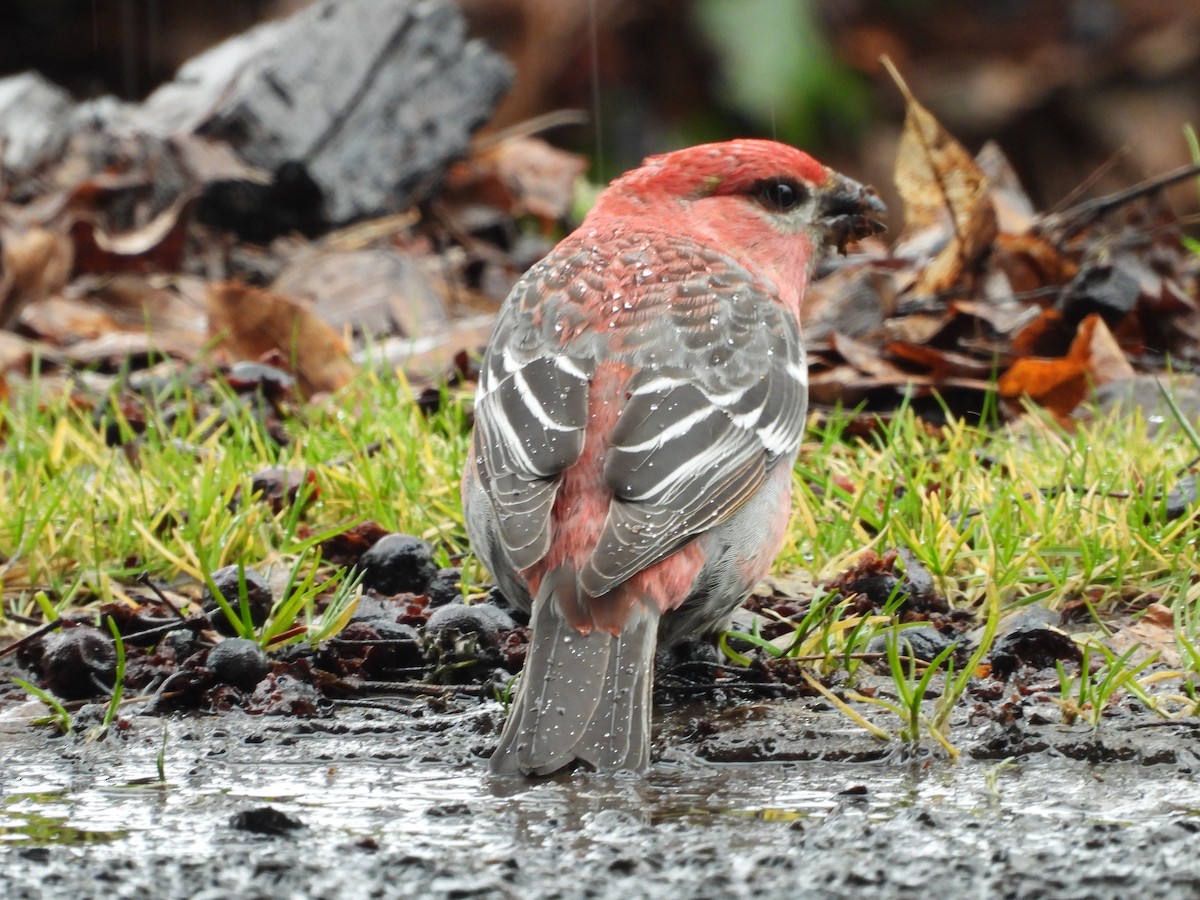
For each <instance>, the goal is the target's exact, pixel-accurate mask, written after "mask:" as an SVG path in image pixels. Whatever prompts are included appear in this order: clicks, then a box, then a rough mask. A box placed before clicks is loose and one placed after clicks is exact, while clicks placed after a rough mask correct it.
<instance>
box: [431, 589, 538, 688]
mask: <svg viewBox="0 0 1200 900" xmlns="http://www.w3.org/2000/svg"><path fill="white" fill-rule="evenodd" d="M516 627H517V626H516V623H515V622H514V621H513V620H512V618H511V617H510V616H509V615H508V614H507V613H505V612H504V611H503V610H501V609H498V608H497V607H495V606H491V605H489V604H487V603H473V604H471V605H470V606H467V605H466V604H463V603H448V604H447V605H445V606H439V607H438V608H437V609H435V610H434V611H433V613H432V615H430V617H429V621H428V622H427V623H426V625H425V635H424V644H425V655H426V658H427V659H429V660H430V662H432V663H433V666H434V671H433V673H432V677H433V678H434V679H435V680H440V681H453V682H457V681H460V680H462V679H463V678H468V677H471V675H472V673H473V672H474V671H477V670H479V669H491V668H495V667H496V666H498V665H502V664H503V662H504V656H505V654H503V653H501V647H500V644H501V640H502V636H503V635H505V634H509V633H511V632H512V630H513V629H515V628H516Z"/></svg>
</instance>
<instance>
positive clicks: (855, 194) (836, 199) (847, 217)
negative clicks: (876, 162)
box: [820, 173, 887, 253]
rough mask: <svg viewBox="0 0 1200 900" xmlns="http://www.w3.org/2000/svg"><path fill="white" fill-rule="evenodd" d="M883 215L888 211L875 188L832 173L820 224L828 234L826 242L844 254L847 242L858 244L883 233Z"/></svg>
mask: <svg viewBox="0 0 1200 900" xmlns="http://www.w3.org/2000/svg"><path fill="white" fill-rule="evenodd" d="M885 215H887V207H886V206H884V205H883V201H882V200H880V199H879V197H878V196H877V195H876V193H875V189H874V188H871V187H865V186H863V185H861V184H859V183H858V182H857V181H852V180H851V179H849V178H847V177H845V176H844V175H838V174H836V173H834V174H833V175H832V176H831V177H830V180H829V183H828V185H827V187H826V188H825V190H824V191H823V192H822V197H821V204H820V217H821V218H820V221H821V223H822V224H823V225H824V226H825V228H826V230H827V231H828V234H829V242H830V243H831V244H833V245H834V246H836V247H837V248H838V250H840V251H842V252H843V253H844V252H845V251H846V244H847V243H848V242H850V241H861V240H862V239H863V238H867V237H870V236H871V235H874V234H879V233H880V232H882V231H884V230H886V226H884V224H883V223H882V222H881V221H879V217H880V216H885Z"/></svg>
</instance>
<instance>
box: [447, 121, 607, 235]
mask: <svg viewBox="0 0 1200 900" xmlns="http://www.w3.org/2000/svg"><path fill="white" fill-rule="evenodd" d="M485 141H486V139H485ZM586 170H587V160H585V159H584V158H583V157H582V156H580V155H579V154H577V153H568V152H567V151H565V150H559V149H558V148H557V147H553V146H551V145H550V144H548V143H546V142H545V141H543V140H542V139H541V138H536V137H529V136H526V135H520V134H518V135H516V136H513V137H507V138H504V139H502V140H498V141H496V142H495V143H492V144H490V145H489V146H486V147H485V148H484V149H479V150H476V152H475V153H474V154H472V156H471V158H470V159H467V160H464V161H462V162H460V163H457V164H456V165H455V166H453V167H451V169H450V172H449V174H448V176H447V183H446V187H447V193H448V195H449V197H450V199H451V201H453V199H454V198H455V197H459V198H462V199H463V200H468V202H474V203H478V202H480V201H481V200H482V201H483V202H485V203H488V204H490V205H492V206H495V207H497V208H499V209H503V210H506V211H507V212H508V213H509V214H510V215H513V216H525V215H531V216H535V217H536V218H539V219H541V220H542V221H543V222H544V223H546V224H554V223H556V222H558V221H560V220H562V219H563V218H565V217H566V216H567V215H568V214H569V213H570V212H571V207H572V205H573V204H574V202H575V182H576V181H577V180H578V179H579V176H581V175H582V174H583V173H584V172H585V171H586Z"/></svg>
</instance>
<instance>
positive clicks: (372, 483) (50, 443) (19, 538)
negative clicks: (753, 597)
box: [0, 375, 1200, 753]
mask: <svg viewBox="0 0 1200 900" xmlns="http://www.w3.org/2000/svg"><path fill="white" fill-rule="evenodd" d="M206 389H207V390H208V391H209V393H207V394H205V395H204V396H203V397H198V396H195V395H193V393H192V392H191V391H190V390H189V389H186V388H180V387H172V388H169V389H166V390H165V391H164V392H163V393H161V394H160V395H158V396H156V397H152V398H151V399H150V401H149V402H147V403H144V404H142V405H141V406H140V407H139V409H138V417H139V420H138V423H137V425H136V427H135V425H134V424H133V423H131V422H130V421H129V418H130V417H129V415H127V413H126V412H125V410H127V409H128V406H127V405H123V403H125V402H126V401H127V399H128V398H122V397H117V396H113V397H107V398H106V397H93V398H90V400H89V401H88V402H80V396H79V393H78V391H75V392H68V391H60V392H57V393H55V392H53V391H50V390H48V389H46V388H45V386H39V385H38V384H36V383H35V384H33V385H31V386H30V387H29V389H28V390H24V391H18V392H15V393H14V395H13V396H12V397H11V398H10V399H9V400H7V401H5V403H4V404H3V406H0V418H2V425H0V427H2V429H3V430H2V432H0V506H2V508H4V509H5V510H6V511H7V515H6V516H5V517H4V519H3V521H2V522H0V595H2V597H3V607H2V612H0V628H5V627H6V623H5V621H4V618H3V617H10V618H12V617H15V618H23V619H25V620H29V619H34V618H39V617H40V618H41V619H42V620H43V621H50V620H52V619H53V617H55V616H58V615H61V614H62V613H64V612H66V611H70V610H72V609H76V608H78V607H81V606H88V605H91V604H95V603H97V602H108V601H113V600H117V601H120V600H122V599H125V598H127V596H128V593H127V592H128V591H129V590H130V586H131V585H133V584H135V582H136V578H137V577H138V576H139V575H141V574H142V573H149V574H151V575H153V576H155V577H156V578H159V579H162V580H164V581H167V582H175V581H180V582H186V583H190V584H192V585H201V584H204V583H206V582H209V581H210V580H211V573H212V572H213V571H215V570H216V569H217V568H219V567H221V566H225V565H229V564H244V565H247V566H253V567H255V568H257V569H259V570H260V571H263V572H267V573H270V572H271V571H277V572H279V573H280V575H281V578H284V579H286V580H287V581H288V584H289V587H288V588H287V589H286V590H285V591H284V592H283V596H284V597H285V598H286V602H287V603H288V604H289V606H288V608H287V609H277V610H276V615H275V616H274V617H273V619H272V620H271V622H270V623H269V625H268V627H267V629H266V630H263V631H261V632H256V633H252V634H251V635H250V636H253V637H255V638H256V639H259V640H260V642H261V643H262V644H264V645H265V646H276V645H278V644H280V643H283V642H286V641H287V640H291V639H299V637H300V636H302V635H308V636H309V637H311V636H312V635H314V634H317V635H320V636H325V637H327V636H329V635H331V634H332V633H334V632H335V631H336V630H337V629H338V628H339V627H341V625H343V624H344V623H345V621H346V620H347V619H348V615H346V611H347V610H348V609H352V604H353V599H354V598H353V593H354V584H353V582H352V581H350V580H344V579H343V578H342V575H341V573H339V572H337V571H336V570H334V569H332V568H331V567H328V566H322V565H321V562H320V559H319V554H318V552H317V547H318V545H319V544H320V543H321V542H322V541H324V540H325V539H327V538H328V537H330V536H331V535H334V534H337V533H338V532H340V531H343V530H345V529H347V528H349V527H351V526H353V525H355V524H356V523H360V522H363V521H368V520H369V521H374V522H377V523H379V524H380V525H382V526H383V527H384V528H386V529H388V530H393V531H403V532H407V533H410V534H415V535H418V536H420V537H422V538H424V539H426V540H429V541H431V542H432V543H433V545H434V546H435V548H436V553H437V560H438V562H439V563H440V564H442V565H446V564H449V563H450V562H452V561H461V562H462V563H463V565H464V581H465V582H466V584H467V585H468V587H470V586H471V585H477V584H481V583H483V582H484V581H485V580H486V577H487V576H486V573H485V572H483V571H482V570H481V569H480V567H479V566H478V565H477V564H475V563H474V562H473V560H472V559H471V557H470V556H469V555H467V556H465V557H464V556H463V555H464V554H465V553H466V551H467V545H466V538H465V532H464V529H463V524H462V518H461V511H460V507H459V497H458V477H459V472H460V469H461V462H462V460H463V458H464V457H465V454H466V452H467V445H468V422H469V402H470V397H469V393H468V392H466V391H461V390H458V391H451V390H445V391H443V392H442V394H441V396H440V398H439V402H437V403H436V404H434V405H435V406H436V410H435V411H433V412H429V411H428V407H429V405H430V404H428V403H426V404H424V406H425V409H424V410H423V409H422V408H420V407H419V406H418V404H416V403H415V402H414V401H413V398H412V396H411V394H410V392H409V391H408V390H407V388H406V386H405V385H404V384H402V383H400V382H397V381H396V380H394V379H390V378H380V377H375V376H371V375H364V376H363V377H362V378H361V379H360V380H359V381H358V382H357V383H356V384H354V385H353V386H352V387H351V388H349V389H348V390H346V391H344V392H343V393H342V394H340V395H339V396H338V397H336V398H334V399H332V400H330V401H328V402H324V403H317V404H310V405H307V406H295V407H293V408H291V410H290V414H289V415H285V416H284V417H283V419H282V420H281V421H282V425H283V427H284V428H285V429H286V432H287V435H288V440H287V442H286V443H284V444H282V445H281V444H280V443H279V442H278V441H277V440H276V439H275V438H274V437H272V433H271V431H270V429H269V428H268V427H267V425H266V424H264V420H263V419H262V418H261V416H260V415H259V414H258V413H256V407H255V404H254V403H251V402H247V400H246V398H245V397H244V396H241V397H239V396H237V395H236V394H235V393H234V392H233V391H231V390H229V389H228V388H224V387H221V386H219V385H217V386H216V387H215V388H214V387H213V386H211V385H210V386H208V387H207V388H206ZM214 392H215V393H214ZM864 425H867V426H868V427H864ZM276 433H277V432H276ZM851 435H865V436H857V437H855V436H851ZM1196 453H1197V448H1196V446H1195V445H1194V444H1193V441H1192V440H1191V439H1190V438H1189V435H1188V432H1187V430H1186V429H1184V430H1180V429H1176V428H1160V429H1158V430H1157V431H1156V432H1153V431H1152V430H1151V429H1148V428H1147V427H1146V423H1144V422H1142V421H1141V420H1139V419H1138V418H1137V417H1136V416H1134V417H1124V418H1111V419H1107V420H1098V421H1092V422H1086V423H1082V422H1081V423H1079V424H1078V426H1077V427H1075V428H1074V430H1068V429H1064V428H1062V427H1060V426H1059V425H1058V424H1055V423H1053V422H1051V421H1048V420H1046V419H1045V418H1043V417H1042V416H1040V415H1039V414H1038V413H1036V412H1035V411H1031V412H1030V413H1029V414H1028V415H1026V416H1025V417H1024V418H1023V419H1021V420H1020V421H1019V422H1017V423H1016V424H1015V425H1012V426H1008V427H1001V428H984V427H977V426H972V425H969V424H966V423H964V422H961V421H957V422H954V423H952V424H950V425H946V426H944V427H940V428H934V427H931V426H929V425H927V424H926V423H924V422H922V421H921V420H920V419H918V418H917V417H916V416H915V415H913V414H912V413H911V411H909V410H907V409H901V410H900V411H899V412H897V413H895V414H894V415H891V416H888V417H885V418H881V419H878V420H874V421H872V420H870V419H867V418H865V417H863V416H861V415H851V414H834V415H814V417H813V420H812V428H811V429H810V432H809V437H808V440H807V441H806V443H805V445H804V448H803V450H802V452H801V454H800V458H799V460H798V462H797V466H796V471H795V494H796V500H797V503H796V512H795V515H794V517H793V527H792V530H791V533H790V535H789V538H788V541H787V544H786V546H785V548H784V550H783V552H782V553H781V554H780V557H779V560H778V562H777V565H776V568H777V570H778V571H781V572H787V571H796V570H806V571H809V572H811V573H812V574H813V576H814V578H815V580H816V581H817V582H818V583H819V582H821V581H822V580H826V579H830V578H833V577H835V576H837V575H839V574H841V573H843V572H845V571H846V570H847V568H848V567H850V566H851V565H853V564H854V563H855V561H856V560H857V559H858V558H859V557H860V556H861V555H862V554H863V553H864V551H867V550H872V551H875V552H878V553H881V554H882V553H886V552H888V551H891V550H901V551H906V552H907V553H908V554H910V558H911V559H912V560H914V561H915V562H914V563H912V564H913V565H919V566H920V567H921V568H922V569H924V570H926V571H927V572H928V573H929V575H930V576H931V577H932V579H933V582H934V586H935V588H936V591H937V592H938V593H939V594H940V595H941V596H943V597H945V598H946V600H947V601H948V602H949V604H950V606H951V608H952V609H957V610H966V611H969V612H971V613H973V614H974V616H975V621H976V622H977V624H978V626H979V630H978V631H977V632H976V634H975V637H974V640H973V642H972V644H971V646H970V647H968V648H967V651H966V656H967V657H968V658H966V659H962V658H961V657H959V658H958V663H957V668H955V663H954V660H955V658H956V655H955V654H949V653H946V654H943V655H942V656H941V657H940V658H938V659H936V660H934V662H933V663H932V664H928V665H927V664H924V663H920V664H918V663H916V662H914V661H913V660H911V659H910V658H909V657H908V656H907V655H906V654H904V653H903V652H901V650H900V648H901V647H902V645H903V626H899V625H898V624H897V609H896V605H895V604H892V605H890V607H889V606H885V607H884V608H883V609H880V610H876V611H874V612H873V613H871V614H861V613H854V612H852V611H851V609H850V606H849V604H848V602H847V599H846V598H845V597H842V596H840V595H835V594H823V593H821V592H820V591H819V590H818V591H817V592H816V593H815V594H814V596H813V597H812V598H811V600H810V603H809V606H808V613H807V615H806V616H804V617H803V620H802V621H800V622H798V623H796V626H795V628H794V630H793V631H792V632H791V633H789V634H785V635H783V636H782V637H780V638H776V639H773V640H771V641H767V640H764V639H761V638H751V639H749V643H751V644H757V646H758V648H759V650H761V651H762V652H764V653H768V654H770V655H772V656H792V657H795V658H797V659H799V660H801V661H802V662H803V664H804V665H805V667H806V668H808V669H810V670H811V671H813V672H814V673H815V674H817V675H818V676H819V677H822V678H825V679H826V684H825V685H823V687H824V688H825V690H826V691H828V685H830V684H832V683H833V681H831V680H830V679H831V678H834V677H835V676H836V679H838V680H840V684H841V685H842V686H843V687H845V688H847V689H848V692H843V693H841V694H838V695H837V696H836V702H837V704H838V705H839V706H840V707H841V708H843V710H844V711H845V712H846V714H847V715H849V716H850V717H851V718H853V719H855V720H856V721H859V722H860V724H863V725H864V727H867V728H868V729H869V730H872V731H873V733H877V736H880V737H889V738H890V737H899V738H901V739H902V740H905V741H908V742H910V743H911V742H920V741H922V740H924V739H928V738H932V739H933V740H934V741H935V742H936V743H937V744H940V745H941V746H943V747H945V748H946V749H947V750H949V751H950V752H951V753H952V752H953V743H952V740H951V737H950V736H949V733H948V723H949V720H950V715H951V712H952V711H953V709H954V708H955V706H956V704H957V703H958V702H959V700H960V698H961V697H962V695H963V693H964V692H965V691H966V689H967V687H968V685H969V683H970V681H971V679H972V678H974V677H976V675H977V674H978V672H979V666H980V665H981V663H982V661H983V660H984V657H985V656H986V653H987V651H988V650H989V649H990V645H991V642H992V640H993V638H994V637H995V634H996V629H997V626H998V623H999V620H1000V618H1001V617H1002V616H1003V615H1005V614H1007V613H1009V612H1012V611H1013V610H1015V609H1019V608H1020V607H1022V606H1025V605H1029V604H1035V603H1036V604H1039V605H1041V606H1043V607H1046V608H1048V609H1051V610H1059V609H1062V608H1063V606H1064V605H1066V604H1068V603H1070V604H1074V605H1080V604H1082V606H1083V607H1084V608H1086V609H1087V610H1089V611H1090V612H1091V613H1092V615H1093V617H1094V620H1095V625H1096V629H1095V633H1094V634H1093V635H1086V634H1085V635H1082V636H1077V641H1078V642H1080V643H1082V644H1085V645H1087V646H1088V647H1089V648H1090V649H1089V650H1088V653H1089V654H1090V657H1089V662H1092V661H1094V662H1095V663H1096V665H1088V664H1085V666H1084V667H1083V668H1082V669H1081V671H1080V672H1079V673H1078V674H1068V673H1064V674H1063V676H1062V679H1063V681H1062V690H1061V697H1060V701H1061V704H1060V705H1061V706H1062V708H1063V710H1064V712H1065V714H1066V715H1069V716H1074V717H1075V718H1076V719H1079V718H1082V719H1083V720H1085V721H1089V722H1093V723H1094V724H1096V725H1098V724H1099V722H1100V720H1101V718H1102V716H1103V713H1104V710H1105V709H1107V708H1109V707H1110V706H1111V705H1112V703H1113V702H1114V700H1115V698H1117V697H1118V696H1121V695H1131V696H1134V697H1137V698H1138V699H1140V700H1141V701H1142V702H1144V703H1146V704H1147V705H1149V706H1151V708H1156V710H1157V711H1160V712H1162V713H1163V714H1181V711H1183V712H1187V711H1190V712H1191V713H1194V712H1195V710H1196V709H1197V707H1198V706H1200V701H1198V698H1197V694H1196V688H1195V681H1196V676H1197V673H1200V652H1197V651H1196V649H1195V638H1196V631H1197V625H1196V623H1197V621H1198V616H1197V615H1196V612H1195V607H1196V604H1197V602H1198V601H1200V583H1198V581H1200V579H1198V576H1200V556H1198V555H1197V554H1196V552H1195V547H1196V541H1197V537H1198V536H1200V535H1198V532H1200V520H1198V518H1197V517H1196V516H1195V515H1194V509H1193V508H1192V506H1194V504H1193V505H1192V506H1188V505H1187V504H1185V506H1184V508H1183V510H1182V512H1181V511H1180V509H1179V508H1178V504H1177V503H1176V502H1175V499H1176V498H1175V497H1174V496H1173V493H1172V492H1177V490H1178V489H1179V487H1180V485H1181V478H1183V477H1184V475H1185V473H1186V472H1187V470H1188V468H1189V466H1191V465H1192V464H1193V457H1194V456H1195V454H1196ZM272 468H284V469H288V470H292V471H294V472H297V473H303V475H304V477H303V478H302V479H301V480H300V486H299V489H298V492H297V496H296V497H295V499H293V500H292V501H290V502H288V501H285V502H282V503H280V502H269V501H270V498H268V497H264V496H263V495H262V492H261V490H259V491H257V492H256V488H255V486H254V485H255V476H256V474H258V473H262V472H264V471H266V470H269V469H272ZM318 569H320V570H321V575H320V577H318V576H317V574H316V573H317V570H318ZM319 595H325V596H329V595H332V596H333V597H334V598H335V600H336V602H335V603H334V604H333V612H332V613H330V612H329V609H328V607H326V608H325V610H324V612H322V610H321V609H320V608H319V607H318V604H317V602H316V600H317V597H318V596H319ZM225 600H226V605H228V607H229V609H228V610H227V613H228V615H229V616H230V618H231V620H233V621H235V622H236V621H238V620H240V619H245V618H246V617H247V615H248V614H247V612H246V610H245V609H244V608H243V607H244V605H245V604H244V603H243V602H242V600H241V598H238V597H234V598H225ZM1152 600H1156V601H1161V602H1162V603H1164V604H1166V605H1167V606H1168V607H1171V608H1172V609H1173V610H1175V612H1176V615H1175V621H1176V623H1178V624H1177V641H1178V645H1179V653H1180V657H1181V660H1182V662H1181V664H1180V666H1179V667H1178V669H1177V670H1173V671H1172V673H1168V674H1167V675H1164V673H1163V671H1162V669H1161V667H1159V668H1156V669H1153V670H1149V669H1147V666H1146V665H1144V664H1143V663H1144V660H1143V659H1141V658H1138V659H1134V658H1133V657H1132V656H1131V655H1130V654H1128V653H1121V654H1116V653H1113V652H1112V651H1111V650H1108V649H1106V648H1105V647H1103V646H1102V643H1101V642H1102V639H1103V638H1104V637H1106V636H1107V634H1106V632H1107V626H1106V625H1105V622H1106V621H1108V620H1110V619H1111V617H1112V616H1113V615H1114V614H1115V613H1117V612H1120V611H1127V610H1130V609H1134V610H1136V609H1138V608H1140V607H1142V606H1144V605H1146V604H1147V603H1148V602H1150V601H1152ZM297 623H300V624H301V625H302V626H303V627H299V626H297V627H295V628H294V627H293V626H294V625H297ZM244 624H246V626H247V630H249V624H248V622H246V623H244ZM878 635H890V637H889V642H888V643H887V645H886V646H887V654H886V659H885V660H883V662H882V665H883V667H884V668H885V669H886V670H888V671H890V673H891V676H892V681H893V684H894V690H893V691H892V692H891V696H890V697H873V698H865V697H863V696H862V695H859V694H855V693H854V691H853V688H854V683H855V676H856V672H857V670H858V667H859V666H860V665H861V663H862V661H863V659H864V658H866V657H868V656H870V654H868V653H866V648H867V646H868V644H870V642H871V640H872V639H873V638H875V637H876V636H878ZM726 646H728V644H727V645H726ZM730 652H731V653H733V654H737V653H738V652H739V651H736V650H732V649H731V650H730ZM876 656H878V654H876ZM875 664H876V665H878V664H879V660H876V661H875ZM935 683H936V685H937V691H936V694H937V697H936V698H934V699H930V700H927V695H928V694H929V693H930V690H929V689H930V687H931V685H933V684H935ZM1152 686H1153V687H1154V688H1155V690H1156V691H1157V692H1155V691H1152V690H1151V687H1152ZM114 708H115V707H114ZM868 712H869V713H872V715H870V716H868V715H866V713H868ZM885 713H886V715H885ZM876 714H878V715H876ZM880 716H882V718H880Z"/></svg>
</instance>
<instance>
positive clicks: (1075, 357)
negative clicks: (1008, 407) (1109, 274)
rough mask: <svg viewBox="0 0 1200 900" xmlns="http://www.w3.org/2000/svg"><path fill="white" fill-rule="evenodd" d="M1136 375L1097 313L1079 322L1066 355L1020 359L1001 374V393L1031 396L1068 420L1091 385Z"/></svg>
mask: <svg viewBox="0 0 1200 900" xmlns="http://www.w3.org/2000/svg"><path fill="white" fill-rule="evenodd" d="M1133 374H1134V372H1133V367H1132V366H1131V365H1130V364H1129V361H1128V360H1127V359H1125V355H1124V353H1122V351H1121V349H1120V348H1119V347H1118V346H1117V343H1116V341H1115V340H1114V339H1113V336H1112V332H1111V331H1109V330H1108V326H1107V325H1105V324H1104V320H1103V319H1101V318H1100V316H1098V315H1091V316H1088V317H1087V318H1086V319H1084V320H1083V321H1082V322H1081V323H1080V324H1079V330H1078V331H1077V332H1076V334H1075V340H1074V341H1072V342H1071V347H1070V350H1068V351H1067V355H1066V356H1063V357H1059V358H1058V359H1034V358H1026V359H1018V360H1017V361H1016V362H1014V363H1013V364H1012V365H1011V366H1010V367H1009V368H1008V371H1006V372H1005V373H1004V374H1003V375H1002V376H1000V384H999V390H1000V396H1001V397H1003V398H1004V399H1006V400H1016V399H1019V398H1021V397H1029V398H1030V399H1031V400H1033V401H1034V402H1036V403H1038V404H1040V405H1041V406H1044V407H1046V408H1047V409H1049V410H1050V411H1051V412H1053V413H1054V414H1055V415H1057V416H1060V417H1062V418H1064V419H1065V417H1066V416H1067V415H1069V414H1070V412H1071V411H1072V410H1073V409H1075V407H1076V406H1078V405H1079V404H1080V403H1081V402H1083V399H1084V398H1085V397H1086V396H1087V393H1088V388H1089V385H1091V386H1096V387H1099V386H1101V385H1104V384H1108V383H1109V382H1110V381H1116V380H1118V379H1120V378H1129V377H1132V376H1133Z"/></svg>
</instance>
